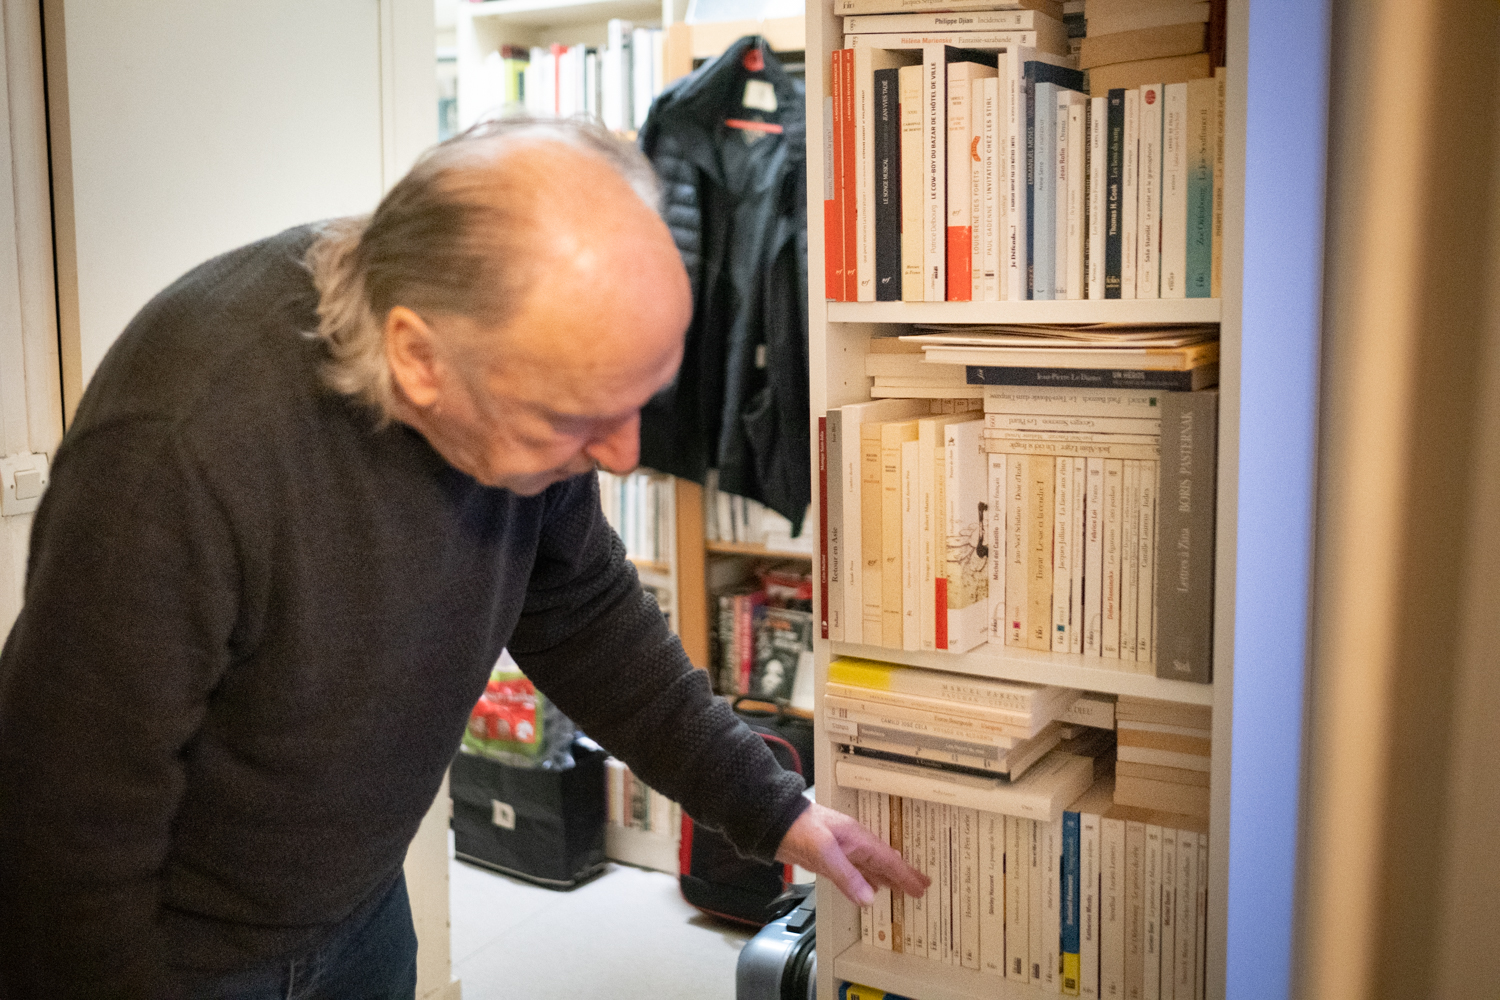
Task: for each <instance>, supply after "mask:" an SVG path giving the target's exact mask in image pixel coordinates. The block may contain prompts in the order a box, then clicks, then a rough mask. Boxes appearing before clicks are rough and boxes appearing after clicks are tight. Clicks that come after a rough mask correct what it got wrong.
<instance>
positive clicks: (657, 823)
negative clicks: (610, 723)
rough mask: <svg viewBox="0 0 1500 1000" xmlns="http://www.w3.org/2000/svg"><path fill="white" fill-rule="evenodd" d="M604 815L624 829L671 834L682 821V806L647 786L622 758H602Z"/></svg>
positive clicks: (674, 833) (672, 834) (663, 834)
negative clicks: (603, 759)
mask: <svg viewBox="0 0 1500 1000" xmlns="http://www.w3.org/2000/svg"><path fill="white" fill-rule="evenodd" d="M604 805H605V812H604V816H605V819H606V821H608V822H610V823H613V824H614V825H616V826H623V827H626V828H627V829H633V830H641V831H643V832H645V833H655V834H659V835H661V836H668V837H670V836H675V835H676V832H677V829H678V827H680V826H681V825H682V807H681V806H679V805H678V804H677V803H675V802H673V801H672V800H671V799H669V798H667V797H666V796H665V795H663V794H662V793H661V792H658V791H657V790H656V789H654V788H651V787H649V786H648V785H647V784H646V783H645V782H644V781H642V780H640V779H639V778H637V777H636V776H635V773H634V772H632V771H631V770H630V768H629V767H627V766H626V765H625V764H624V762H622V761H619V760H616V759H615V758H613V757H609V758H606V759H605V761H604Z"/></svg>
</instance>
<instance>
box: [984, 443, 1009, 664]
mask: <svg viewBox="0 0 1500 1000" xmlns="http://www.w3.org/2000/svg"><path fill="white" fill-rule="evenodd" d="M986 459H987V470H988V473H989V477H988V484H989V485H988V490H987V494H988V496H989V504H990V527H989V546H990V556H989V581H988V582H989V593H988V594H987V595H986V600H987V602H988V604H989V628H988V629H987V631H986V633H985V638H986V639H987V641H989V642H992V643H994V644H995V645H997V646H1000V645H1004V644H1005V569H1006V566H1007V565H1008V561H1007V559H1006V534H1007V532H1006V529H1007V525H1008V523H1009V518H1010V517H1011V514H1010V513H1009V511H1007V509H1006V502H1005V501H1006V492H1007V491H1006V485H1007V483H1006V478H1005V473H1006V456H1005V455H987V456H986Z"/></svg>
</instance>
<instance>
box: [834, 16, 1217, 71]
mask: <svg viewBox="0 0 1500 1000" xmlns="http://www.w3.org/2000/svg"><path fill="white" fill-rule="evenodd" d="M1106 23H1108V22H1106ZM846 30H847V29H846ZM1207 51H1208V25H1207V24H1206V23H1205V22H1203V21H1189V22H1187V23H1185V24H1162V25H1157V26H1156V27H1151V28H1136V29H1135V30H1133V31H1117V32H1114V33H1113V34H1108V35H1106V34H1096V33H1094V32H1093V31H1090V32H1089V35H1088V37H1087V38H1085V39H1084V40H1083V44H1082V45H1081V46H1079V49H1078V68H1079V69H1094V68H1095V67H1098V66H1107V65H1109V64H1110V63H1122V62H1139V61H1140V60H1143V59H1164V58H1167V57H1170V56H1187V55H1192V54H1193V53H1195V52H1207Z"/></svg>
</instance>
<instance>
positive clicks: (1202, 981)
mask: <svg viewBox="0 0 1500 1000" xmlns="http://www.w3.org/2000/svg"><path fill="white" fill-rule="evenodd" d="M1197 940H1198V958H1197V961H1195V962H1194V963H1193V997H1194V998H1195V1000H1205V996H1206V993H1205V990H1206V986H1207V984H1206V978H1207V976H1208V968H1207V965H1208V834H1206V833H1200V834H1198V934H1197Z"/></svg>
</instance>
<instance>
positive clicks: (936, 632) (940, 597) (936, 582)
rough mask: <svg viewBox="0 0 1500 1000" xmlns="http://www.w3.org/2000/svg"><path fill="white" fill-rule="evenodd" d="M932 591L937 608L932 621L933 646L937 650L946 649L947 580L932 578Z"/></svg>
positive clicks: (942, 577)
mask: <svg viewBox="0 0 1500 1000" xmlns="http://www.w3.org/2000/svg"><path fill="white" fill-rule="evenodd" d="M932 585H933V590H934V592H935V593H936V595H937V600H936V601H935V602H934V603H935V604H936V606H937V614H936V615H935V616H934V620H933V643H932V644H933V645H934V646H936V647H937V648H938V649H947V648H948V578H947V577H946V576H939V577H935V578H933V581H932Z"/></svg>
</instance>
